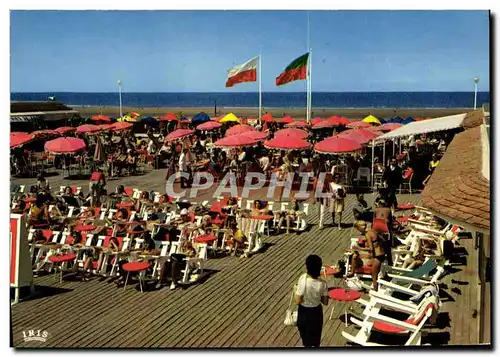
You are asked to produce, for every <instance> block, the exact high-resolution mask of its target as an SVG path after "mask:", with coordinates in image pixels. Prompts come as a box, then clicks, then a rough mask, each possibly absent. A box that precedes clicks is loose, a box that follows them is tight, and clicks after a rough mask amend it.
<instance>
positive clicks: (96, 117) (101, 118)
mask: <svg viewBox="0 0 500 357" xmlns="http://www.w3.org/2000/svg"><path fill="white" fill-rule="evenodd" d="M90 120H93V121H105V122H111V119H110V118H109V117H107V116H105V115H102V114H99V115H94V116H93V117H92V118H90Z"/></svg>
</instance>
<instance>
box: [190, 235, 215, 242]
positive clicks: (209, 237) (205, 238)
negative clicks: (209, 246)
mask: <svg viewBox="0 0 500 357" xmlns="http://www.w3.org/2000/svg"><path fill="white" fill-rule="evenodd" d="M216 240H217V238H216V237H215V236H214V235H213V234H206V235H204V236H199V237H196V238H195V239H194V242H195V243H212V242H215V241H216Z"/></svg>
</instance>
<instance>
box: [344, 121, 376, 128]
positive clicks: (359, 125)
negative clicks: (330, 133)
mask: <svg viewBox="0 0 500 357" xmlns="http://www.w3.org/2000/svg"><path fill="white" fill-rule="evenodd" d="M370 126H372V125H371V124H370V123H366V122H364V121H353V122H351V123H349V124H347V127H348V128H369V127H370Z"/></svg>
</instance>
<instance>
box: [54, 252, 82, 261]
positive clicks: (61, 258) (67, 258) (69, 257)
mask: <svg viewBox="0 0 500 357" xmlns="http://www.w3.org/2000/svg"><path fill="white" fill-rule="evenodd" d="M75 259H76V254H75V253H70V254H62V255H51V256H50V257H49V260H50V261H51V262H52V263H63V262H69V261H72V260H75Z"/></svg>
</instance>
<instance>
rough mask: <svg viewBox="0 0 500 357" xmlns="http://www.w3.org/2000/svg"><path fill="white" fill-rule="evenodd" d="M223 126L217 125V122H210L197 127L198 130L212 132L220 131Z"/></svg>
mask: <svg viewBox="0 0 500 357" xmlns="http://www.w3.org/2000/svg"><path fill="white" fill-rule="evenodd" d="M221 126H222V124H221V123H217V122H215V121H208V122H206V123H203V124H200V125H198V126H197V127H196V130H204V131H210V130H215V129H219V128H220V127H221Z"/></svg>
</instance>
